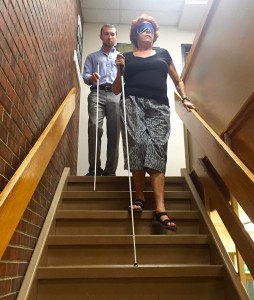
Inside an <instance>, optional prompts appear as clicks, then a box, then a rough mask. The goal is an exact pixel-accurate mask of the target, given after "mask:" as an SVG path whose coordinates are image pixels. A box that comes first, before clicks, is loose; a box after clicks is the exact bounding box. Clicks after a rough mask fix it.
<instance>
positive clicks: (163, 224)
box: [153, 212, 177, 231]
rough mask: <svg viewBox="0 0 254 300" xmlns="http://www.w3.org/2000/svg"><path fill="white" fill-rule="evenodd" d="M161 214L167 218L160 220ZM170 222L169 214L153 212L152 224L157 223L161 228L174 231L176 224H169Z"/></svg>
mask: <svg viewBox="0 0 254 300" xmlns="http://www.w3.org/2000/svg"><path fill="white" fill-rule="evenodd" d="M162 216H167V217H168V219H166V220H164V221H162V220H161V217H162ZM172 223H173V222H172V221H171V220H170V218H169V216H168V214H167V213H166V212H160V213H155V215H154V218H153V224H154V225H159V226H161V227H162V228H164V229H167V230H172V231H176V230H177V226H176V224H174V225H170V224H172Z"/></svg>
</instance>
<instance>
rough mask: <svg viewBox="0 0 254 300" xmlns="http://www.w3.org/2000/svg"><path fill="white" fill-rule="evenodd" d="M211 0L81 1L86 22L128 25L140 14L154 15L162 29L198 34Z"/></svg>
mask: <svg viewBox="0 0 254 300" xmlns="http://www.w3.org/2000/svg"><path fill="white" fill-rule="evenodd" d="M208 2H209V0H80V3H81V8H82V16H83V21H84V22H85V23H102V24H105V23H111V24H114V25H117V24H128V25H130V23H131V21H132V20H133V19H135V18H137V17H138V16H139V15H141V14H143V13H146V14H148V15H150V16H153V17H154V18H155V19H156V21H157V22H158V24H159V25H160V26H173V27H177V28H178V29H180V30H191V31H196V30H197V29H198V28H199V25H200V23H201V21H202V19H203V16H204V14H205V12H206V8H207V3H208Z"/></svg>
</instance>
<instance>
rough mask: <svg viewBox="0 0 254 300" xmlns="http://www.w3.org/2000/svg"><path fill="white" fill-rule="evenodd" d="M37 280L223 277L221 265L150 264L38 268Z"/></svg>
mask: <svg viewBox="0 0 254 300" xmlns="http://www.w3.org/2000/svg"><path fill="white" fill-rule="evenodd" d="M37 276H38V279H52V278H54V279H56V278H58V279H60V278H62V279H64V278H115V279H116V278H141V277H143V278H144V277H145V278H155V277H183V276H184V277H193V276H195V277H204V276H209V277H217V276H223V266H222V265H197V264H193V265H188V264H181V265H179V264H177V265H175V264H170V265H168V264H163V265H160V264H156V265H153V264H150V265H138V266H135V265H134V264H133V265H99V266H95V265H79V266H54V267H53V266H51V267H39V268H38V274H37Z"/></svg>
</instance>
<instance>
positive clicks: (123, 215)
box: [55, 209, 200, 220]
mask: <svg viewBox="0 0 254 300" xmlns="http://www.w3.org/2000/svg"><path fill="white" fill-rule="evenodd" d="M168 214H169V215H170V217H172V218H173V219H199V218H200V213H199V211H197V210H192V211H177V210H171V211H169V212H168ZM55 216H56V218H57V219H130V218H131V213H130V212H128V211H127V210H124V211H123V210H106V211H105V210H72V209H71V210H63V209H60V210H57V211H56V215H55ZM153 216H154V212H153V211H148V210H146V211H143V212H142V213H134V218H139V219H149V220H151V219H152V218H153Z"/></svg>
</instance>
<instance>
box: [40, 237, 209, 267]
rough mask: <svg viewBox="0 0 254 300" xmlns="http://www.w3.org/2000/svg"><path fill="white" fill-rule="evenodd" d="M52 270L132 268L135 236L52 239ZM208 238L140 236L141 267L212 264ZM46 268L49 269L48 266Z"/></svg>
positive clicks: (48, 260) (138, 239)
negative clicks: (67, 268) (79, 267)
mask: <svg viewBox="0 0 254 300" xmlns="http://www.w3.org/2000/svg"><path fill="white" fill-rule="evenodd" d="M47 245H48V248H47V261H45V262H44V263H46V264H47V265H48V266H49V265H50V266H56V265H57V266H60V265H80V264H81V265H82V264H85V265H87V264H89V265H91V264H94V265H102V264H106V263H108V262H109V261H110V263H111V264H113V265H119V264H120V265H121V264H126V265H128V264H131V263H132V261H133V237H132V236H130V235H129V236H49V237H48V240H47ZM209 246H210V238H209V236H208V235H196V236H195V235H186V236H177V235H175V236H162V235H161V236H158V235H153V236H148V235H143V236H136V251H137V257H138V261H139V263H141V264H182V263H183V264H188V265H189V264H209V263H210V250H209V249H210V247H209ZM44 266H45V265H44Z"/></svg>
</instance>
